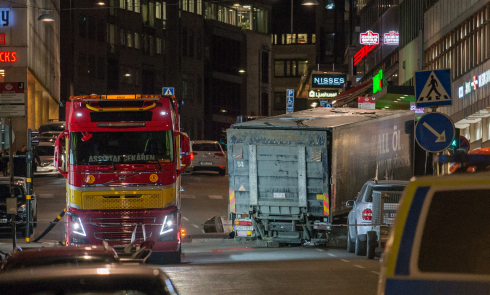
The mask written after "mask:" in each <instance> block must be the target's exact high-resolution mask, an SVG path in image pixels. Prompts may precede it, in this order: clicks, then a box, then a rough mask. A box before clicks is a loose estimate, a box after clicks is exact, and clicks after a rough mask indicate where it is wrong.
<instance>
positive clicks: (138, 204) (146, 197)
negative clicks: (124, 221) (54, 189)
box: [81, 193, 164, 210]
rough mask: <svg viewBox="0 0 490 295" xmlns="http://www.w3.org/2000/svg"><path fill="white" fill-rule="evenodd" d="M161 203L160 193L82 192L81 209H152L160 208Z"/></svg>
mask: <svg viewBox="0 0 490 295" xmlns="http://www.w3.org/2000/svg"><path fill="white" fill-rule="evenodd" d="M163 205H164V204H163V200H162V198H161V197H160V194H143V195H141V194H140V195H134V194H128V195H92V194H89V193H84V194H83V195H82V206H81V207H82V208H81V209H85V210H97V209H100V210H104V209H153V208H162V207H163Z"/></svg>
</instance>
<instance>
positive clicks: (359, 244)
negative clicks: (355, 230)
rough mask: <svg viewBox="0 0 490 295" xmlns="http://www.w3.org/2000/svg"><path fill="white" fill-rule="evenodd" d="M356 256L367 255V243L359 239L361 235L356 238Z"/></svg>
mask: <svg viewBox="0 0 490 295" xmlns="http://www.w3.org/2000/svg"><path fill="white" fill-rule="evenodd" d="M355 252H356V254H357V255H358V256H365V255H366V241H364V242H363V241H361V240H360V239H359V235H357V236H356V250H355Z"/></svg>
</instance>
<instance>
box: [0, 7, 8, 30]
mask: <svg viewBox="0 0 490 295" xmlns="http://www.w3.org/2000/svg"><path fill="white" fill-rule="evenodd" d="M9 10H10V9H5V8H4V9H0V15H1V16H2V18H1V21H0V26H2V27H8V26H9V24H10V11H9Z"/></svg>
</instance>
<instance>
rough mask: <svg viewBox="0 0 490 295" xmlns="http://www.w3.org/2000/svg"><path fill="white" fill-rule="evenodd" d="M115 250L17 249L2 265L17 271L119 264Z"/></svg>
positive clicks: (86, 248) (92, 248)
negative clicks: (37, 268) (64, 266)
mask: <svg viewBox="0 0 490 295" xmlns="http://www.w3.org/2000/svg"><path fill="white" fill-rule="evenodd" d="M119 262H120V261H119V257H118V256H117V254H116V251H114V249H113V248H110V247H103V246H85V247H79V246H68V247H65V246H59V247H38V248H29V249H20V248H18V249H16V250H15V251H13V252H12V253H11V254H10V255H9V257H8V258H7V259H5V261H4V263H3V264H2V267H1V270H2V271H12V270H17V269H24V268H32V267H41V266H48V265H51V266H56V267H58V266H60V265H65V264H70V265H75V266H78V265H82V264H87V263H97V264H100V263H119Z"/></svg>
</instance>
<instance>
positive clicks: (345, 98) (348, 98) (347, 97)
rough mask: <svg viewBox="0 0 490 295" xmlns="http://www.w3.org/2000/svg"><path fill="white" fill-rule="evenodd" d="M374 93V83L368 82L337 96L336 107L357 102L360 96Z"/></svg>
mask: <svg viewBox="0 0 490 295" xmlns="http://www.w3.org/2000/svg"><path fill="white" fill-rule="evenodd" d="M372 92H373V81H371V80H369V81H367V82H364V83H362V84H361V85H359V86H356V87H354V88H351V89H349V90H346V91H344V92H342V93H341V94H339V95H337V97H335V100H336V102H335V105H334V106H336V107H341V106H344V105H346V104H348V103H349V102H352V101H354V100H356V101H357V97H358V96H362V95H363V94H365V93H372Z"/></svg>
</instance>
